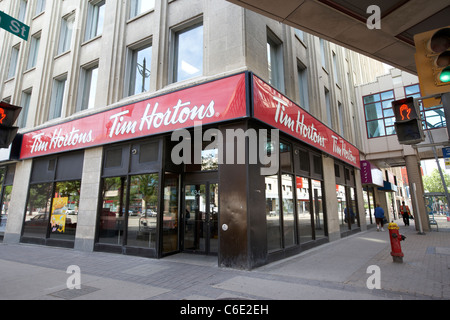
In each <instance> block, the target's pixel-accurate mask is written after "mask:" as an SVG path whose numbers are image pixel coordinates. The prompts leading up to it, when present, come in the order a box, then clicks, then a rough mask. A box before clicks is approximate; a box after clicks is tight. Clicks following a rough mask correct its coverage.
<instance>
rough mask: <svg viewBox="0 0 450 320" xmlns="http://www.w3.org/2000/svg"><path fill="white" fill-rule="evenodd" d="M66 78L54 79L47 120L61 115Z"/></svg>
mask: <svg viewBox="0 0 450 320" xmlns="http://www.w3.org/2000/svg"><path fill="white" fill-rule="evenodd" d="M65 87H66V79H65V78H64V79H54V80H53V89H52V97H51V101H50V109H49V113H48V120H52V119H56V118H59V117H61V114H62V107H63V99H64V90H65Z"/></svg>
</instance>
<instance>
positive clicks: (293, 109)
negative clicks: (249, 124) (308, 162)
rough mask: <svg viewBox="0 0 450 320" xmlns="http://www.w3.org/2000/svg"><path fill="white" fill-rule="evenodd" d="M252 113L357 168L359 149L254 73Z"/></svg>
mask: <svg viewBox="0 0 450 320" xmlns="http://www.w3.org/2000/svg"><path fill="white" fill-rule="evenodd" d="M253 108H254V109H253V116H254V117H255V118H257V119H259V120H261V121H263V122H265V123H267V124H269V125H271V126H272V127H274V128H277V129H280V130H281V131H283V132H284V133H287V134H289V135H291V136H292V137H294V138H296V139H298V140H301V141H303V142H305V143H307V144H309V145H310V146H312V147H315V148H317V149H319V150H322V151H323V152H325V153H327V154H329V155H331V156H333V157H335V158H338V159H340V160H342V161H344V162H346V163H349V164H351V165H352V166H354V167H357V168H360V158H359V150H358V149H357V148H356V147H355V146H353V145H352V144H350V143H349V142H348V141H346V140H345V139H344V138H342V137H341V136H340V135H338V134H337V133H336V132H334V131H333V130H331V129H330V128H328V127H327V126H326V125H325V124H323V123H322V122H320V121H319V120H317V119H316V118H314V117H313V116H312V115H310V114H309V113H308V112H306V111H305V110H303V109H302V108H300V107H299V106H297V105H296V104H295V103H293V102H292V101H291V100H289V99H288V98H286V97H285V96H283V95H282V94H281V93H279V92H278V91H277V90H275V89H274V88H272V87H271V86H270V85H269V84H267V83H265V82H264V81H262V80H261V79H259V78H258V77H256V76H253Z"/></svg>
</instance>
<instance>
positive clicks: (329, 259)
mask: <svg viewBox="0 0 450 320" xmlns="http://www.w3.org/2000/svg"><path fill="white" fill-rule="evenodd" d="M438 221H439V224H440V228H439V232H435V231H433V232H428V233H426V234H425V235H419V234H418V233H417V231H416V230H415V227H414V225H413V224H411V226H410V227H404V226H403V223H401V222H399V226H400V233H402V234H404V235H405V236H406V237H407V239H406V241H404V242H402V248H403V252H404V254H405V257H404V263H403V264H397V263H393V261H392V257H391V256H390V243H389V236H388V230H387V227H385V230H386V231H384V232H377V231H376V229H371V230H369V231H366V232H361V233H358V234H355V235H352V236H350V237H347V238H343V239H341V240H339V241H335V242H333V243H329V244H326V245H323V246H321V247H318V248H314V249H312V250H309V251H306V252H304V253H302V254H299V255H297V256H294V257H291V258H288V259H285V260H282V261H277V262H275V263H272V264H269V265H266V266H263V267H261V268H258V269H255V270H252V271H242V270H233V269H227V268H219V267H217V257H205V256H195V255H189V254H178V255H174V256H171V257H167V258H164V259H162V260H153V259H146V258H141V257H133V256H124V255H116V254H108V253H101V252H93V253H86V252H80V251H75V250H69V249H62V248H52V247H45V246H34V245H26V244H20V245H6V244H0V299H1V300H10V299H14V300H16V299H19V300H97V299H98V300H183V301H184V300H188V301H194V300H226V299H233V300H237V299H249V300H311V299H314V300H316V299H318V300H325V299H332V300H384V299H395V300H434V299H445V300H446V299H450V232H449V230H450V229H449V228H450V222H447V221H446V219H445V218H443V217H442V218H438ZM434 229H435V228H434ZM71 266H75V267H76V268H79V269H78V270H79V271H80V273H67V271H68V268H69V267H71ZM370 266H376V268H378V269H375V270H378V271H375V273H374V271H372V270H374V269H370V270H368V268H369V267H370ZM78 275H79V276H80V277H79V278H77V276H78ZM376 276H379V277H378V278H375V277H376ZM78 280H80V284H81V288H80V289H69V288H68V285H69V286H72V285H74V284H77V281H78ZM368 280H369V285H370V283H371V284H377V283H379V285H380V289H369V288H368V285H367V283H368ZM377 281H378V282H377Z"/></svg>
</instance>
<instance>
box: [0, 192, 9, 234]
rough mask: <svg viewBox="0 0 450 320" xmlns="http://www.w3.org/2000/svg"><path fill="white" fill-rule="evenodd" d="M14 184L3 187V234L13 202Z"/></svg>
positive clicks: (0, 231)
mask: <svg viewBox="0 0 450 320" xmlns="http://www.w3.org/2000/svg"><path fill="white" fill-rule="evenodd" d="M11 192H12V186H5V187H4V189H3V199H2V202H1V203H2V208H1V211H0V235H3V234H4V232H5V229H6V221H7V220H8V211H9V204H10V202H11Z"/></svg>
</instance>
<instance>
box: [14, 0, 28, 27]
mask: <svg viewBox="0 0 450 320" xmlns="http://www.w3.org/2000/svg"><path fill="white" fill-rule="evenodd" d="M27 4H28V3H27V1H26V0H20V8H19V16H18V17H17V20H19V21H20V22H23V23H25V16H26V14H27Z"/></svg>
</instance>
